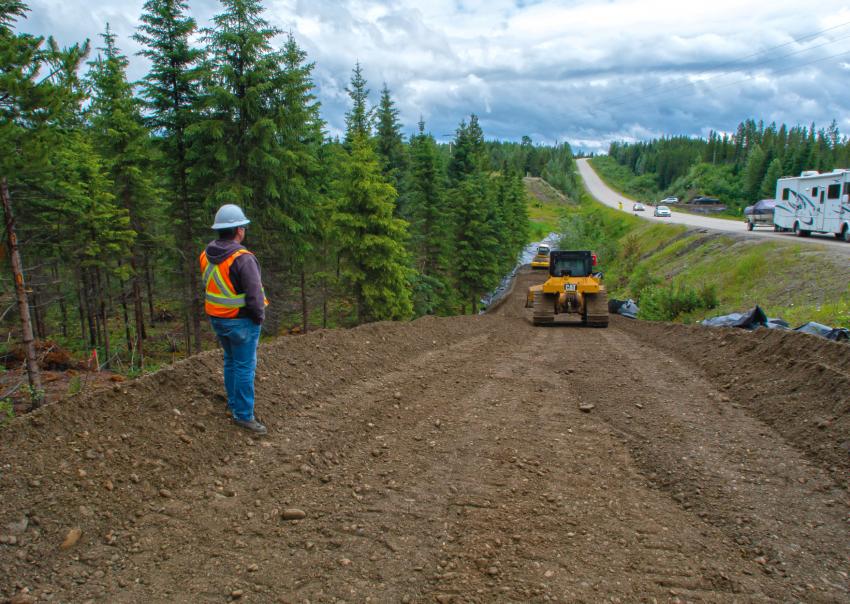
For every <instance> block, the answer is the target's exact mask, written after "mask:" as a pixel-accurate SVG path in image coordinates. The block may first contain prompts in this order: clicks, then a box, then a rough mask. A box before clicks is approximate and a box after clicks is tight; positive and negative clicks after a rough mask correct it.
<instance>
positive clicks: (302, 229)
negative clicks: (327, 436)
mask: <svg viewBox="0 0 850 604" xmlns="http://www.w3.org/2000/svg"><path fill="white" fill-rule="evenodd" d="M306 58H307V53H305V52H304V51H303V50H302V49H301V48H299V46H298V44H297V43H296V41H295V38H294V37H293V36H292V34H289V35H288V37H287V40H286V44H285V45H284V48H283V51H282V55H281V59H282V68H283V74H282V77H281V86H280V89H279V92H278V95H279V98H278V99H277V112H278V115H277V128H278V131H279V144H280V148H279V150H278V153H279V154H280V177H281V182H280V185H279V186H280V201H279V202H278V203H274V204H270V205H269V206H268V207H267V208H266V213H265V215H264V216H262V219H263V221H264V224H266V225H267V226H273V228H274V236H273V237H271V238H270V240H271V245H270V247H273V248H275V253H273V254H271V258H274V259H278V260H279V261H282V262H281V264H280V265H279V266H277V267H276V268H277V269H278V270H284V268H286V269H287V270H289V271H291V272H293V273H294V274H296V275H298V278H299V289H300V291H301V314H302V317H301V322H302V329H303V330H306V329H307V328H308V323H309V311H308V305H307V291H306V288H307V278H306V262H307V259H308V258H309V256H310V253H311V250H312V244H313V240H314V239H315V235H316V229H317V224H316V220H317V217H316V214H317V211H318V207H319V205H320V201H321V200H320V194H319V187H320V182H319V171H320V168H321V166H320V163H319V157H318V153H319V149H320V147H321V143H322V128H323V125H324V122H322V119H321V117H320V116H319V107H320V105H319V103H318V102H317V101H316V97H315V95H314V94H313V81H312V78H311V73H312V71H313V63H307V62H305V61H306ZM271 266H274V264H273V263H272V264H271Z"/></svg>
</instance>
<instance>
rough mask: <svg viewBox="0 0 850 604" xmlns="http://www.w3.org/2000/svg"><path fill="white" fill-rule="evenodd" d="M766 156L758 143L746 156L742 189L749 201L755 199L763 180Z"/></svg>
mask: <svg viewBox="0 0 850 604" xmlns="http://www.w3.org/2000/svg"><path fill="white" fill-rule="evenodd" d="M766 162H767V157H766V156H765V154H764V151H762V148H761V147H760V146H758V145H756V146H755V147H753V149H752V151H750V154H749V156H748V157H747V164H746V167H745V169H744V191H745V193H746V196H747V199H748V200H749V201H756V198H757V197H758V195H759V190H760V189H761V183H762V181H763V180H764V171H765V169H766V168H767V163H766Z"/></svg>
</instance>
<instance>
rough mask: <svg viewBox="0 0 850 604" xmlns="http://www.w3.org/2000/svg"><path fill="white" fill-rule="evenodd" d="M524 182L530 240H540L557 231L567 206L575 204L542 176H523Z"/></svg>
mask: <svg viewBox="0 0 850 604" xmlns="http://www.w3.org/2000/svg"><path fill="white" fill-rule="evenodd" d="M523 184H524V185H525V192H526V199H527V201H528V218H529V223H530V228H529V235H528V236H529V242H533V241H540V240H541V239H543V238H544V237H546V235H548V234H549V233H553V232H557V230H558V228H559V227H560V225H561V220H563V218H564V215H565V212H566V210H567V208H568V207H569V206H570V205H573V206H574V205H575V204H574V203H573V202H571V201H570V200H569V199H568V198H567V197H566V196H565V195H564V194H563V193H561V192H560V191H558V190H556V189H554V188H553V187H552V186H551V185H550V184H549V183H547V182H546V181H544V180H543V179H542V178H530V177H529V178H523Z"/></svg>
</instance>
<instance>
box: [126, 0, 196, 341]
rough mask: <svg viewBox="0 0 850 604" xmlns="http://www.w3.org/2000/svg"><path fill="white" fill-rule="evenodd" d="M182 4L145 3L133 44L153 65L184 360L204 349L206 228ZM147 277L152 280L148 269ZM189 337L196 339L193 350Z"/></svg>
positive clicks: (151, 98)
mask: <svg viewBox="0 0 850 604" xmlns="http://www.w3.org/2000/svg"><path fill="white" fill-rule="evenodd" d="M186 11H187V5H186V3H185V2H184V1H183V0H147V2H145V5H144V12H143V13H142V16H141V22H142V24H141V25H140V26H139V30H138V32H137V33H136V35H134V36H133V37H134V39H135V40H136V41H137V42H139V43H141V44H142V45H143V48H142V50H141V52H140V54H141V55H142V56H144V57H145V58H147V59H148V60H149V61H150V63H151V67H150V71H149V72H148V74H147V75H146V76H145V78H144V81H143V83H142V87H141V96H142V98H143V99H144V101H145V104H146V106H147V109H148V116H149V125H150V127H151V129H152V130H153V131H155V132H156V133H157V135H158V140H159V147H160V158H161V165H160V170H161V173H162V174H163V175H164V176H165V178H166V182H165V183H164V185H165V186H164V187H163V191H164V194H165V196H166V199H167V201H168V203H169V205H170V206H171V212H170V217H171V220H172V221H173V224H174V232H175V233H176V235H177V247H178V249H179V250H180V255H179V256H176V257H175V258H174V260H177V261H178V262H179V265H180V267H181V269H182V282H183V288H184V293H183V302H184V305H183V306H184V320H185V322H186V323H187V324H189V322H191V326H192V329H191V331H190V330H189V329H186V339H187V342H186V344H187V345H186V354H187V355H188V354H189V351H190V350H192V349H193V348H194V350H195V352H199V351H200V349H201V298H200V291H201V285H200V283H199V275H198V270H199V269H198V266H197V255H198V252H197V248H198V245H199V240H198V235H199V232H201V228H202V227H206V226H207V225H206V224H204V223H205V220H204V219H205V214H204V212H203V206H202V200H201V199H200V198H199V197H198V196H197V195H195V194H194V192H193V189H192V188H190V186H189V172H190V165H191V164H190V158H189V138H188V129H189V128H190V126H191V125H192V124H193V123H194V122H196V121H197V119H198V116H197V114H196V109H197V108H196V104H197V102H198V97H199V86H200V78H201V67H200V63H201V60H202V58H203V55H202V53H201V51H200V50H198V49H196V48H193V47H192V46H191V44H190V39H191V37H192V36H193V35H194V33H195V30H196V28H197V25H196V23H195V20H194V19H192V18H191V17H189V16H187V15H186ZM145 268H146V269H147V270H146V272H147V274H150V273H151V271H150V270H149V264H147V263H146V266H145ZM190 333H191V334H193V335H194V344H193V343H192V341H191V338H190Z"/></svg>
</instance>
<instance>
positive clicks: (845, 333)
mask: <svg viewBox="0 0 850 604" xmlns="http://www.w3.org/2000/svg"><path fill="white" fill-rule="evenodd" d="M702 324H703V325H705V326H707V327H739V328H741V329H758V328H759V327H765V328H768V329H786V330H789V331H799V332H801V333H808V334H811V335H813V336H820V337H822V338H826V339H827V340H834V341H836V342H846V341H848V340H850V330H848V329H846V328H844V327H829V326H828V325H823V324H821V323H815V322H814V321H810V322H808V323H806V324H804V325H800V327H797V328H795V329H790V327H791V326H790V325H789V324H788V323H787V322H786V321H783V320H782V319H776V318H770V317H768V316H767V314H765V312H764V311H763V310H762V309H761V307H760V306H756V307H755V308H752V309H750V310H749V311H747V312H744V313H740V312H734V313H732V314H728V315H722V316H719V317H712V318H710V319H705V320H704V321H703V322H702Z"/></svg>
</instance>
